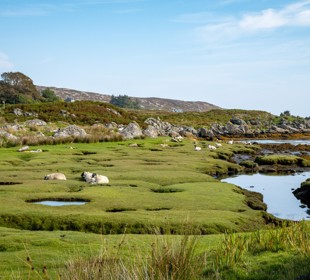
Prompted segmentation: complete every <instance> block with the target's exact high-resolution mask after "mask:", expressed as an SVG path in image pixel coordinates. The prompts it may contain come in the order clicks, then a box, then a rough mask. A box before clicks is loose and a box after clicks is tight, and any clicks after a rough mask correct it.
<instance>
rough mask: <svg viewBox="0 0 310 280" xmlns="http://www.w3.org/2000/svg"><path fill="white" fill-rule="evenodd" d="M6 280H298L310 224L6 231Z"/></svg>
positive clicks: (308, 249) (309, 244)
mask: <svg viewBox="0 0 310 280" xmlns="http://www.w3.org/2000/svg"><path fill="white" fill-rule="evenodd" d="M0 235H1V237H2V238H1V245H0V248H2V250H1V251H0V273H1V277H2V278H0V279H34V280H35V279H79V280H82V279H184V280H185V279H277V280H278V279H296V278H297V277H299V276H303V275H307V274H309V273H310V224H309V223H306V222H303V223H299V224H292V225H291V226H290V227H286V228H278V229H274V230H268V231H255V232H253V233H243V234H224V235H207V236H197V235H196V236H192V235H187V234H186V235H183V236H179V235H173V236H172V235H105V236H103V235H98V234H92V233H88V234H86V233H80V232H71V231H67V232H63V231H54V232H30V231H21V230H16V229H7V228H0Z"/></svg>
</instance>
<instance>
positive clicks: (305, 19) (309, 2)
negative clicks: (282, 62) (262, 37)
mask: <svg viewBox="0 0 310 280" xmlns="http://www.w3.org/2000/svg"><path fill="white" fill-rule="evenodd" d="M202 15H203V14H201V13H200V14H197V18H201V17H202ZM183 18H186V17H185V15H183ZM188 18H194V16H193V15H191V14H189V15H188ZM210 18H211V16H209V20H210ZM200 20H201V21H202V19H200ZM205 20H207V18H206V19H205ZM284 27H310V0H306V1H299V2H296V3H294V4H290V5H287V6H285V7H283V8H281V9H271V8H269V9H264V10H261V11H259V12H256V13H252V12H251V13H244V14H242V15H240V16H231V17H222V18H221V17H218V18H217V21H214V22H212V21H210V22H209V23H206V24H204V25H201V26H199V27H197V29H196V31H197V33H198V34H199V35H200V36H202V38H203V39H204V40H206V41H208V42H215V41H219V40H225V41H229V40H232V39H236V38H239V37H241V36H245V35H249V34H253V33H257V32H262V31H273V30H277V29H279V28H284Z"/></svg>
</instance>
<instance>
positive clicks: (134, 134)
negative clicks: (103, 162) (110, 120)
mask: <svg viewBox="0 0 310 280" xmlns="http://www.w3.org/2000/svg"><path fill="white" fill-rule="evenodd" d="M119 132H120V134H121V135H122V136H123V137H124V138H125V139H133V138H139V137H141V136H142V135H143V134H142V130H141V128H140V126H139V124H138V123H136V122H132V123H129V124H128V125H127V126H126V127H125V128H124V129H122V130H120V131H119Z"/></svg>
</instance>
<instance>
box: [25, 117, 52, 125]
mask: <svg viewBox="0 0 310 280" xmlns="http://www.w3.org/2000/svg"><path fill="white" fill-rule="evenodd" d="M25 125H26V126H46V125H47V123H46V122H45V121H42V120H39V119H34V120H29V121H26V122H25Z"/></svg>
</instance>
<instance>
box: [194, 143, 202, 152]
mask: <svg viewBox="0 0 310 280" xmlns="http://www.w3.org/2000/svg"><path fill="white" fill-rule="evenodd" d="M194 147H195V151H201V147H199V146H197V144H196V142H195V143H194Z"/></svg>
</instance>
